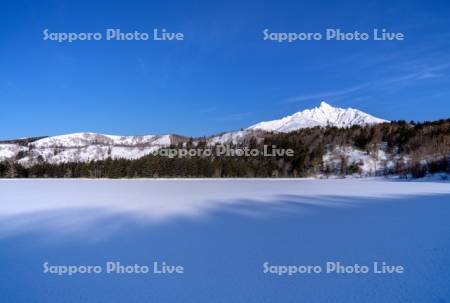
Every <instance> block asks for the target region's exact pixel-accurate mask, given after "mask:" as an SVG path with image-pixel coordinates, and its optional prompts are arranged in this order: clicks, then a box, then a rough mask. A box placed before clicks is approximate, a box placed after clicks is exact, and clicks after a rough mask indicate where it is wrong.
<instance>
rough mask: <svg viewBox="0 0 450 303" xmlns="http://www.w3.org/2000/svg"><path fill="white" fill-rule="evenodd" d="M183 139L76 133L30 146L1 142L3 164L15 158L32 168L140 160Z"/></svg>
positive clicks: (163, 136)
mask: <svg viewBox="0 0 450 303" xmlns="http://www.w3.org/2000/svg"><path fill="white" fill-rule="evenodd" d="M180 140H182V137H180V136H175V135H162V136H156V135H149V136H111V135H103V134H96V133H75V134H68V135H61V136H54V137H47V138H43V139H39V140H36V141H33V142H26V143H21V142H20V140H17V141H18V142H16V143H0V161H4V160H11V159H12V160H14V161H16V162H18V163H20V164H23V165H29V164H33V163H37V162H41V161H45V162H48V163H67V162H87V161H91V160H104V159H107V158H113V159H119V158H123V159H138V158H140V157H143V156H145V155H148V154H150V153H152V152H154V151H155V150H157V149H159V148H161V147H164V146H169V145H170V144H176V143H177V142H179V141H180Z"/></svg>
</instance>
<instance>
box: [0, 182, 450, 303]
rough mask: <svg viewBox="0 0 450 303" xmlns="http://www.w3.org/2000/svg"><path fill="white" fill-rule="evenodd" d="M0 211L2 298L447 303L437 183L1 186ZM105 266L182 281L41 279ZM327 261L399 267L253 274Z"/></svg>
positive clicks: (442, 199)
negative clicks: (158, 268)
mask: <svg viewBox="0 0 450 303" xmlns="http://www.w3.org/2000/svg"><path fill="white" fill-rule="evenodd" d="M0 203H1V204H0V248H1V249H0V265H1V268H2V274H1V275H0V302H450V287H449V286H448V281H450V269H449V265H450V254H449V251H450V237H449V235H450V221H449V220H448V218H449V217H450V184H449V183H448V182H426V181H422V182H411V181H408V182H402V181H399V180H386V179H342V180H336V179H334V180H316V179H297V180H292V179H277V180H273V179H272V180H269V179H266V180H264V179H230V180H214V179H204V180H200V179H194V180H182V179H169V180H164V179H160V180H141V179H139V180H55V179H52V180H0ZM108 260H117V261H120V262H122V263H125V264H135V263H138V264H151V263H152V262H153V261H160V262H162V261H165V262H168V263H171V264H182V265H183V266H184V267H185V274H183V275H179V276H154V275H153V276H152V275H150V276H149V275H126V276H121V275H119V276H111V275H106V274H100V275H78V276H77V275H75V276H71V277H67V276H63V277H60V276H52V275H46V274H43V273H42V264H43V263H44V262H50V263H51V264H60V265H64V264H78V265H81V264H103V263H104V262H106V261H108ZM328 261H337V262H341V263H342V264H345V265H348V264H355V263H358V264H368V265H369V264H372V263H373V262H383V261H384V262H387V263H389V264H395V265H401V266H403V267H404V268H405V273H404V274H391V275H380V274H373V273H369V274H343V275H340V274H325V273H323V274H312V275H294V276H281V277H280V276H278V275H273V274H267V273H264V272H263V264H264V263H265V262H269V263H270V264H277V265H316V264H325V263H326V262H328Z"/></svg>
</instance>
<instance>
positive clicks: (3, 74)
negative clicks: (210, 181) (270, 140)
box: [0, 0, 450, 139]
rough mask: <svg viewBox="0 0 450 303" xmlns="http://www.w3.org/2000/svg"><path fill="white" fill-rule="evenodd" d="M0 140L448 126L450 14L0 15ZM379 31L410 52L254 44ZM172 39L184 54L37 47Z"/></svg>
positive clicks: (423, 9) (313, 10) (336, 4)
mask: <svg viewBox="0 0 450 303" xmlns="http://www.w3.org/2000/svg"><path fill="white" fill-rule="evenodd" d="M0 6H1V7H0V28H1V30H0V103H1V107H0V138H2V139H6V138H15V137H23V136H34V135H55V134H62V133H70V132H79V131H94V132H102V133H112V134H124V135H125V134H162V133H179V134H184V135H195V136H197V135H208V134H212V133H216V132H221V131H227V130H234V129H239V128H241V127H247V126H249V125H251V124H253V123H256V122H259V121H261V120H268V119H275V118H279V117H282V116H285V115H288V114H291V113H293V112H296V111H298V110H302V109H305V108H309V107H312V106H316V105H318V103H319V102H320V100H322V99H324V100H327V101H328V102H329V103H330V104H332V105H336V106H342V107H349V106H350V107H355V108H359V109H361V110H364V111H367V112H369V113H371V114H373V115H376V116H380V117H382V118H386V119H407V120H410V119H414V120H432V119H438V118H448V117H450V22H449V20H450V2H449V1H448V0H445V1H444V0H443V1H308V2H306V1H292V2H289V1H283V2H280V1H271V2H263V1H254V2H251V1H245V3H244V2H243V1H222V2H221V3H219V1H190V2H189V3H188V2H187V1H160V2H157V1H85V2H82V1H2V2H1V4H0ZM336 27H339V28H341V29H342V30H344V31H353V30H358V31H369V32H371V31H372V30H373V28H386V29H388V30H390V31H397V32H403V33H404V34H405V36H406V39H405V41H396V42H392V41H384V42H380V41H350V42H349V41H347V42H342V41H340V42H336V41H304V42H297V43H291V44H286V43H284V44H278V43H276V42H271V41H263V39H262V38H263V34H262V31H263V29H265V28H269V29H270V30H271V31H287V32H308V31H312V32H323V31H324V30H325V29H326V28H336ZM45 28H49V30H50V31H53V32H86V31H90V32H97V31H98V32H104V30H105V29H106V28H120V29H122V31H133V30H138V31H146V32H150V31H152V29H153V28H166V29H168V30H171V31H180V32H183V33H184V34H185V41H182V42H156V41H132V42H118V41H90V42H73V43H57V42H51V41H43V39H42V37H43V34H42V31H43V30H44V29H45Z"/></svg>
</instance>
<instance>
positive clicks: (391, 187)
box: [0, 178, 450, 221]
mask: <svg viewBox="0 0 450 303" xmlns="http://www.w3.org/2000/svg"><path fill="white" fill-rule="evenodd" d="M0 193H1V200H2V207H1V208H0V219H1V218H4V217H6V216H11V215H20V214H32V213H38V212H43V211H55V210H65V209H66V210H70V211H71V212H75V211H76V209H80V210H82V209H91V210H94V209H104V210H107V211H109V212H112V213H128V214H134V215H136V216H142V217H145V218H148V219H150V220H161V219H168V218H172V217H177V216H198V215H202V214H204V213H205V212H209V211H211V210H214V209H216V208H221V207H226V206H231V205H239V204H240V203H242V201H248V200H252V201H257V203H262V204H269V205H270V204H275V205H276V204H277V203H278V202H279V201H280V199H282V198H280V197H288V196H302V197H303V198H304V202H308V201H309V199H310V203H311V204H313V205H314V204H317V205H321V206H324V205H322V203H326V202H325V200H326V199H324V201H322V202H321V201H320V200H318V199H317V198H318V197H334V199H338V198H339V197H354V198H361V199H363V198H370V197H377V198H383V197H384V198H395V197H397V196H404V195H430V194H449V193H450V186H448V183H437V182H436V183H434V182H400V181H392V180H387V179H383V178H365V179H329V180H318V179H132V180H106V179H62V180H61V179H3V180H0ZM18 193H20V194H18ZM236 211H239V208H237V209H236ZM0 221H1V220H0Z"/></svg>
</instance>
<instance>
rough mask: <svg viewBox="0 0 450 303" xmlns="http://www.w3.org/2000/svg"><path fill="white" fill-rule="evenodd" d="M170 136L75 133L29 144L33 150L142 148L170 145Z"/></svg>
mask: <svg viewBox="0 0 450 303" xmlns="http://www.w3.org/2000/svg"><path fill="white" fill-rule="evenodd" d="M170 143H171V137H170V135H163V136H154V135H148V136H113V135H103V134H96V133H75V134H68V135H61V136H54V137H48V138H44V139H41V140H38V141H35V142H33V143H31V144H30V145H31V146H33V147H35V148H50V147H85V146H89V145H117V146H119V145H120V146H139V145H141V146H143V145H149V144H150V145H170Z"/></svg>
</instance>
